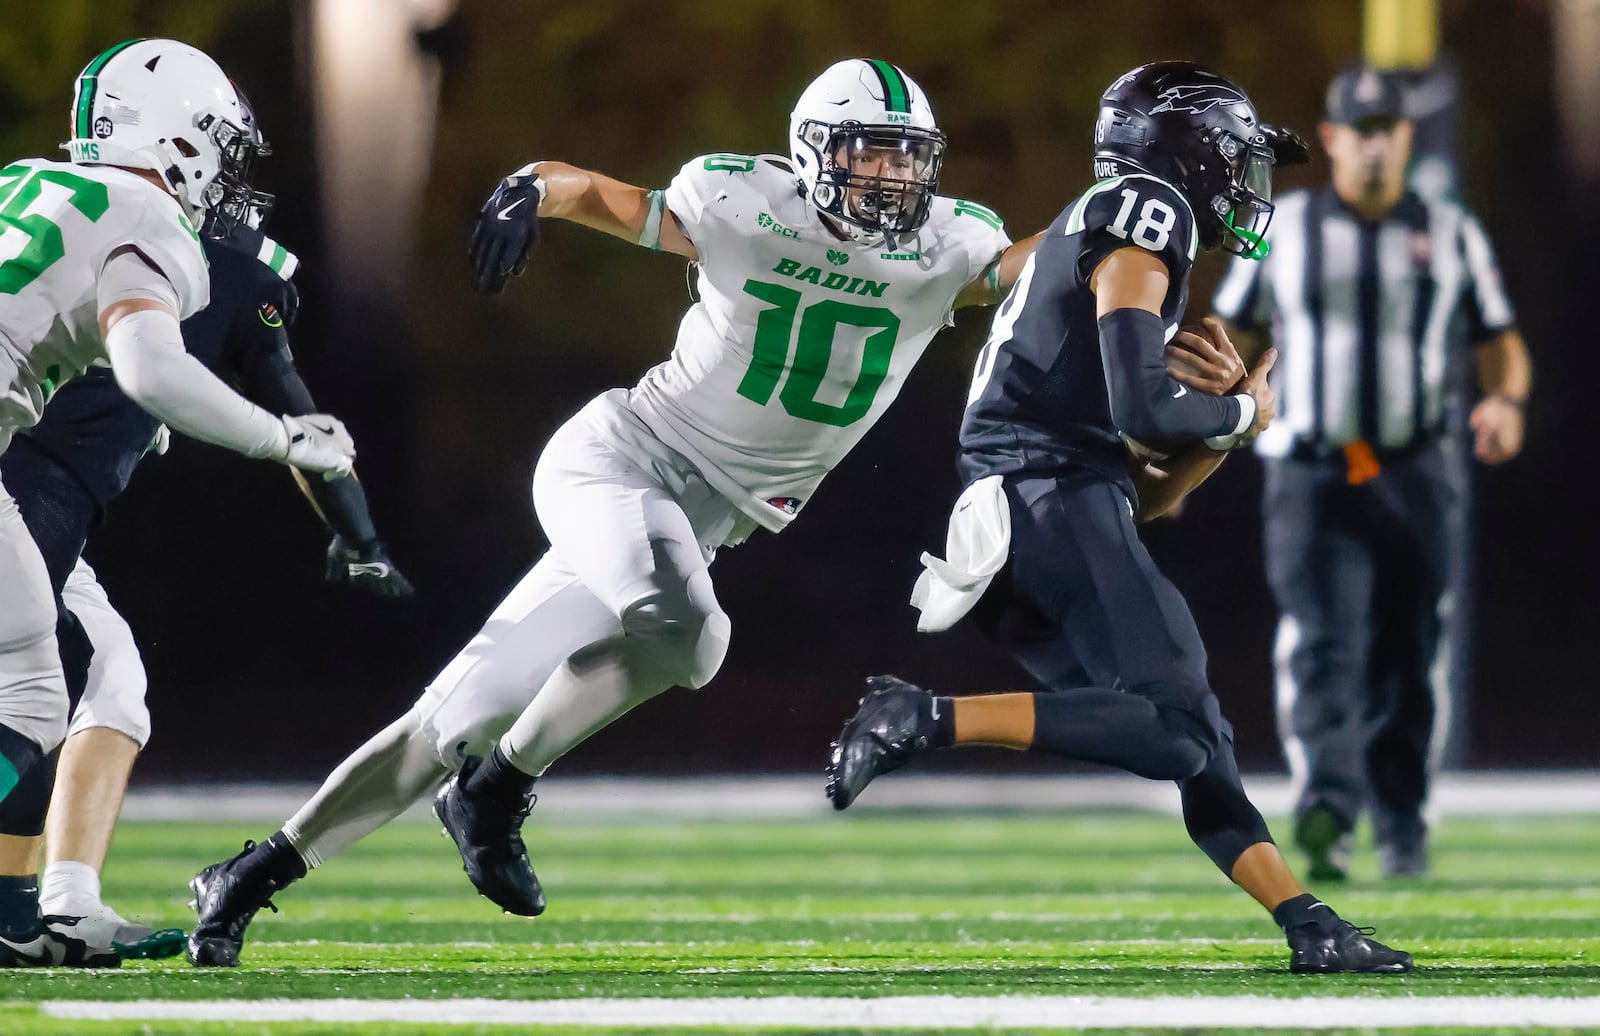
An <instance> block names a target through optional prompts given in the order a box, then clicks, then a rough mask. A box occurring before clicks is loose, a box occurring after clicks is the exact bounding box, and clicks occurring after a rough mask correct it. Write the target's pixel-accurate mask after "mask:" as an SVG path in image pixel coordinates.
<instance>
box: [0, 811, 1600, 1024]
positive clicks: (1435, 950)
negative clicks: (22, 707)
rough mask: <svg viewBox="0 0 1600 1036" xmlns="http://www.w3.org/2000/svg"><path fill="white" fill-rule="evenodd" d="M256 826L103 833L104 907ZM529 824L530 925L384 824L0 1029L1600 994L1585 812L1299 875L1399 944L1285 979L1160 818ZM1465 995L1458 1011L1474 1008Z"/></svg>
mask: <svg viewBox="0 0 1600 1036" xmlns="http://www.w3.org/2000/svg"><path fill="white" fill-rule="evenodd" d="M266 833H267V831H266V830H264V829H262V828H261V826H260V825H255V826H253V827H252V826H246V825H241V824H229V825H216V824H200V823H174V822H168V823H150V822H146V823H127V824H124V825H123V827H122V829H121V830H120V831H119V833H118V835H117V843H116V846H115V847H114V850H113V856H112V862H111V864H110V866H109V867H108V868H107V872H106V896H107V899H108V901H109V902H111V903H113V904H114V905H116V906H118V907H119V908H120V909H121V910H122V911H123V912H124V913H125V914H127V915H128V916H131V917H136V918H139V919H141V920H144V921H146V922H148V923H151V924H157V925H174V926H181V925H185V924H187V922H188V918H189V914H188V911H187V910H186V909H185V906H184V902H185V900H186V899H187V890H186V889H185V885H184V883H185V881H186V880H187V879H188V877H189V876H190V875H191V874H192V873H193V872H194V871H195V870H196V869H197V868H198V867H199V866H201V865H203V864H206V863H209V862H211V861H212V860H215V859H218V858H220V857H222V856H225V855H229V854H231V853H232V852H234V851H236V850H237V848H238V846H239V844H240V842H241V840H242V839H243V838H245V837H246V836H252V835H253V836H256V837H260V836H263V835H265V834H266ZM528 836H529V837H528V842H529V845H530V850H531V852H532V854H533V860H534V864H535V867H536V868H537V869H538V871H539V874H540V876H541V878H542V879H543V880H544V883H545V888H546V892H547V894H548V896H549V901H550V908H549V910H548V912H547V913H546V914H545V915H544V916H543V917H542V918H539V919H537V920H527V919H522V918H512V917H508V916H506V915H502V914H499V913H498V912H496V911H495V910H494V909H493V908H492V907H491V906H490V905H489V904H488V903H487V901H485V900H482V899H479V898H476V897H475V896H474V895H473V894H472V889H471V887H470V886H469V885H468V884H467V881H466V879H465V877H464V876H463V875H462V874H461V872H460V869H459V862H458V860H457V858H456V855H455V852H454V849H453V847H452V846H451V845H450V843H449V842H448V841H446V840H444V839H443V838H442V836H441V835H440V834H439V832H438V830H437V828H436V827H434V826H431V825H427V824H422V823H414V822H402V823H399V824H396V825H393V826H391V827H390V828H388V829H386V830H384V831H381V832H379V833H378V834H377V835H376V836H374V837H373V838H371V839H369V840H368V841H366V842H364V843H362V844H361V845H359V846H357V847H356V848H355V849H354V850H352V851H351V852H350V853H348V854H347V855H345V856H343V857H341V858H339V859H337V860H335V861H334V862H333V863H331V864H329V865H327V866H326V867H324V868H322V869H320V870H318V871H316V872H314V873H313V874H312V875H311V876H310V877H309V878H308V879H307V880H306V881H304V882H302V883H301V884H300V885H297V886H295V887H294V888H292V889H291V890H289V891H288V892H286V893H284V894H282V895H281V896H280V897H279V899H278V906H279V907H280V908H281V909H282V913H279V914H272V913H265V912H264V913H263V915H262V916H260V917H258V918H257V920H256V923H255V925H254V926H253V927H252V929H251V933H250V941H249V942H248V944H247V945H246V952H245V966H244V967H241V968H239V969H236V970H198V969H192V968H190V967H189V966H188V965H187V964H185V963H184V962H183V960H182V958H178V959H176V960H171V961H159V962H144V961H139V962H130V963H129V964H127V965H126V966H125V967H124V968H123V969H122V970H121V971H118V972H105V973H90V972H75V971H70V970H62V971H52V972H26V971H12V972H9V973H4V977H3V979H0V981H3V983H4V985H3V988H4V991H5V992H4V994H3V999H4V1000H5V1001H6V1003H5V1004H4V1005H0V1032H4V1033H7V1034H11V1033H28V1032H51V1033H66V1032H115V1031H141V1032H257V1031H263V1030H262V1027H261V1025H260V1024H242V1023H241V1024H237V1025H230V1024H224V1023H220V1022H212V1023H201V1022H195V1021H183V1022H166V1023H153V1027H141V1026H139V1025H137V1024H136V1023H133V1022H127V1021H124V1022H107V1023H91V1022H88V1021H85V1020H83V1019H76V1018H75V1019H51V1018H46V1017H43V1016H41V1015H40V1014H38V1013H37V1009H36V1008H35V1006H34V1005H35V1004H36V1003H37V1002H39V1001H49V1000H74V1001H83V1000H94V1001H129V1000H162V1001H173V1000H208V1001H209V1000H260V999H264V998H352V999H367V998H378V999H385V1000H400V999H405V998H421V999H438V998H462V997H470V998H491V999H497V1000H504V999H521V1000H534V999H540V1000H553V999H559V1000H563V1001H566V1000H573V999H580V998H607V999H616V998H639V997H649V998H658V997H659V998H679V999H681V998H706V997H715V998H722V997H762V998H768V997H775V996H807V997H810V996H822V997H834V998H879V997H900V996H928V995H938V994H944V995H955V996H960V997H994V996H1000V995H1025V996H1044V995H1049V996H1074V997H1146V998H1147V997H1172V996H1188V995H1196V994H1200V995H1207V996H1219V997H1220V996H1229V997H1237V996H1241V995H1250V994H1254V995H1258V996H1270V997H1303V996H1308V995H1315V996H1319V997H1340V998H1372V997H1379V998H1396V997H1398V998H1414V997H1463V996H1495V997H1507V996H1542V997H1585V996H1600V823H1597V822H1596V820H1595V819H1594V818H1590V817H1572V818H1565V817H1561V818H1540V819H1522V820H1508V819H1499V820H1490V819H1459V820H1454V821H1451V822H1449V823H1448V824H1447V825H1446V826H1445V827H1444V828H1443V829H1442V831H1441V832H1440V834H1439V837H1438V839H1437V842H1436V852H1435V873H1434V876H1433V877H1432V878H1430V879H1429V880H1427V881H1406V882H1392V883H1387V884H1384V883H1380V882H1378V881H1377V880H1376V875H1375V872H1374V865H1373V862H1372V858H1371V854H1370V852H1368V853H1366V854H1364V855H1363V856H1362V858H1361V859H1360V861H1359V862H1358V866H1357V870H1356V876H1355V880H1353V881H1352V882H1351V883H1350V884H1349V885H1348V886H1347V887H1344V888H1331V889H1324V890H1319V891H1321V892H1322V893H1323V895H1324V898H1326V899H1327V900H1328V901H1329V902H1330V903H1332V904H1333V905H1334V906H1335V907H1336V908H1337V909H1338V910H1340V912H1341V913H1343V914H1344V915H1345V916H1346V917H1347V918H1350V919H1352V920H1354V921H1356V922H1357V923H1360V924H1370V925H1374V926H1376V927H1377V928H1378V932H1379V937H1380V938H1382V939H1384V940H1385V941H1388V942H1390V943H1391V944H1397V945H1400V946H1403V947H1405V948H1407V949H1410V950H1411V951H1412V952H1413V953H1415V955H1416V957H1417V961H1418V970H1417V971H1416V972H1415V973H1413V974H1411V975H1409V976H1398V977H1395V976H1386V977H1366V978H1364V977H1354V976H1348V977H1347V976H1339V977H1334V978H1307V977H1299V976H1291V975H1289V974H1288V973H1287V970H1286V961H1287V957H1286V951H1285V948H1284V946H1283V944H1282V940H1281V938H1280V936H1279V934H1278V932H1277V930H1276V929H1275V928H1274V927H1273V926H1272V925H1271V923H1270V921H1269V920H1268V919H1267V917H1266V916H1265V915H1264V914H1263V913H1262V912H1261V911H1260V910H1259V909H1258V908H1257V907H1256V906H1255V905H1254V904H1253V903H1252V902H1250V901H1249V900H1248V899H1247V898H1246V897H1245V896H1244V895H1243V894H1242V893H1239V892H1238V891H1237V890H1235V889H1234V888H1233V887H1232V886H1231V885H1229V884H1228V883H1227V882H1225V881H1224V880H1223V879H1222V878H1221V876H1220V875H1218V874H1217V873H1216V872H1215V871H1214V870H1213V869H1212V868H1211V865H1210V864H1209V862H1208V861H1206V859H1205V858H1204V857H1203V856H1201V855H1200V853H1199V852H1198V851H1197V850H1196V849H1194V848H1193V846H1192V845H1190V843H1189V842H1188V840H1187V838H1186V837H1185V835H1184V831H1183V828H1182V824H1181V822H1180V821H1179V820H1178V819H1177V818H1175V817H1168V816H1151V815H1132V816H1130V815H1099V814H1095V813H1068V814H1057V815H1037V814H1034V815H1022V816H1008V817H1001V818H985V817H981V816H951V815H949V814H940V815H937V816H929V815H915V814H884V813H877V814H872V813H863V814H862V815H859V816H857V815H843V816H818V817H816V818H814V819H798V820H762V821H731V820H730V821H722V822H708V821H687V820H672V819H661V820H638V819H633V820H624V819H611V818H607V819H604V820H595V821H583V820H579V819H576V818H573V817H571V816H556V817H552V818H550V819H544V820H541V818H539V817H538V815H537V814H535V819H534V821H532V822H530V825H529V829H528ZM1337 1007H1338V1005H1335V1006H1334V1008H1333V1010H1335V1011H1337ZM1463 1008H1464V1009H1463V1015H1464V1017H1463V1018H1461V1019H1460V1021H1461V1022H1462V1023H1463V1024H1467V1023H1471V1022H1473V1021H1475V1020H1479V1019H1475V1018H1474V1017H1472V1016H1471V1009H1470V1008H1468V1007H1467V1006H1466V1005H1463ZM1319 1010H1321V1009H1320V1008H1319ZM672 1017H673V1016H672V1015H671V1013H670V1012H666V1013H663V1014H661V1015H660V1016H659V1019H658V1020H659V1021H661V1022H662V1023H663V1024H664V1023H665V1022H667V1021H670V1020H671V1018H672ZM795 1022H796V1024H800V1025H801V1026H802V1028H804V1023H803V1019H799V1018H796V1019H795ZM1322 1023H1323V1024H1327V1023H1328V1019H1326V1018H1324V1019H1323V1022H1322ZM1060 1024H1062V1025H1068V1026H1070V1025H1071V1024H1073V1023H1072V1021H1071V1019H1070V1018H1063V1019H1062V1021H1061V1023H1060ZM1195 1024H1205V1020H1204V1016H1203V1015H1201V1016H1197V1017H1196V1019H1195ZM730 1025H731V1029H730V1030H729V1031H739V1032H748V1031H756V1030H757V1029H758V1028H759V1027H758V1026H756V1025H754V1024H739V1023H738V1022H737V1021H734V1022H730ZM162 1026H167V1027H166V1028H163V1027H162ZM930 1027H932V1028H937V1027H938V1020H937V1018H936V1017H935V1018H934V1019H933V1020H932V1021H930V1020H929V1019H926V1018H921V1017H915V1016H911V1017H908V1018H907V1020H906V1027H905V1028H903V1029H883V1028H877V1029H873V1030H872V1031H875V1032H889V1031H894V1032H910V1031H913V1030H916V1031H925V1030H928V1029H929V1028H930ZM270 1031H274V1032H309V1031H329V1030H327V1029H318V1028H317V1027H316V1026H314V1025H307V1026H283V1027H275V1028H272V1029H271V1030H270ZM357 1031H360V1032H363V1033H373V1032H380V1031H382V1032H420V1031H425V1030H424V1028H423V1027H422V1023H420V1022H418V1023H415V1024H392V1025H389V1026H387V1027H386V1026H385V1025H381V1024H370V1025H365V1026H361V1027H360V1028H359V1029H358V1030H357ZM430 1031H431V1030H430ZM450 1031H455V1032H460V1031H476V1030H463V1029H460V1028H457V1029H454V1030H450ZM484 1031H489V1030H484ZM493 1031H496V1032H505V1031H508V1030H507V1029H506V1028H496V1029H494V1030H493ZM540 1031H544V1032H551V1031H557V1030H553V1029H549V1028H545V1029H541V1030H540ZM559 1031H563V1032H567V1031H577V1030H573V1029H562V1030H559ZM582 1031H600V1030H587V1029H586V1030H582ZM605 1031H623V1030H605ZM762 1031H765V1030H762ZM832 1031H840V1030H832ZM966 1031H973V1030H972V1029H970V1028H969V1029H967V1030H966ZM1013 1031H1016V1030H1013ZM1478 1031H1482V1030H1478Z"/></svg>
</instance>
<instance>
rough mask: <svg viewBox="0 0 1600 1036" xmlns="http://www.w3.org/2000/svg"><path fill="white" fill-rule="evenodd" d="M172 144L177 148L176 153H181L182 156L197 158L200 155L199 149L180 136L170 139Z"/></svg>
mask: <svg viewBox="0 0 1600 1036" xmlns="http://www.w3.org/2000/svg"><path fill="white" fill-rule="evenodd" d="M172 146H173V147H175V148H177V149H178V154H180V155H182V156H183V157H184V158H199V157H200V151H199V149H198V148H196V147H195V146H194V145H193V144H191V143H189V142H188V141H187V140H184V139H183V138H182V137H174V138H173V141H172Z"/></svg>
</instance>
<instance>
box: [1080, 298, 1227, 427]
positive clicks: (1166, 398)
mask: <svg viewBox="0 0 1600 1036" xmlns="http://www.w3.org/2000/svg"><path fill="white" fill-rule="evenodd" d="M1165 344H1166V331H1165V329H1164V328H1163V327H1162V325H1161V318H1160V317H1158V316H1156V315H1155V314H1154V313H1150V312H1147V311H1145V310H1142V309H1118V310H1113V311H1112V312H1110V313H1107V314H1106V315H1105V316H1103V317H1101V318H1100V358H1101V360H1102V362H1103V363H1104V364H1105V370H1106V393H1107V396H1108V397H1109V399H1110V402H1111V420H1112V422H1113V423H1114V424H1115V425H1116V426H1117V430H1118V431H1120V432H1122V433H1123V434H1125V435H1128V436H1130V437H1132V438H1134V439H1137V440H1139V441H1140V442H1143V443H1146V444H1155V443H1160V442H1167V441H1172V440H1177V439H1202V438H1208V437H1210V436H1214V435H1235V434H1237V433H1239V432H1241V431H1243V430H1244V429H1245V428H1248V427H1249V426H1250V425H1251V424H1252V423H1254V421H1255V416H1256V415H1255V400H1253V399H1252V400H1250V401H1249V403H1248V404H1247V403H1246V402H1245V399H1248V397H1240V396H1209V395H1206V394H1205V393H1203V392H1194V391H1190V390H1189V389H1187V388H1186V387H1185V386H1183V385H1182V384H1181V383H1179V382H1178V381H1177V380H1175V379H1174V378H1173V377H1172V376H1171V375H1169V374H1168V373H1167V365H1166V361H1165V359H1164V358H1163V355H1162V353H1163V346H1164V345H1165Z"/></svg>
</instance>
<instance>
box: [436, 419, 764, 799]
mask: <svg viewBox="0 0 1600 1036" xmlns="http://www.w3.org/2000/svg"><path fill="white" fill-rule="evenodd" d="M626 400H627V393H626V392H625V391H624V390H621V389H615V390H612V391H611V392H607V393H605V394H603V395H601V396H598V397H596V398H595V399H594V400H592V401H590V403H589V404H588V405H587V406H585V407H584V408H583V409H582V410H581V411H579V412H578V413H577V414H576V415H575V416H574V417H573V418H571V419H570V420H568V421H567V423H566V424H564V425H562V426H561V428H560V429H559V430H558V431H557V432H556V434H555V435H554V436H553V437H552V438H551V440H550V442H549V444H548V445H547V446H546V447H545V449H544V452H543V453H542V454H541V455H540V457H539V464H538V467H537V468H536V470H535V472H534V477H533V498H534V507H535V509H536V510H537V512H538V516H539V522H540V524H541V525H542V526H543V528H544V532H545V535H546V536H547V537H548V538H549V540H550V549H549V551H547V552H546V553H545V555H544V557H543V558H541V559H540V560H539V562H538V563H537V564H536V565H534V566H533V568H532V569H531V570H530V571H529V572H528V574H527V575H525V576H524V577H523V578H522V581H521V582H519V583H518V584H517V585H516V587H515V588H513V589H512V591H511V592H510V594H508V595H507V596H506V598H505V600H504V601H502V602H501V603H500V606H499V607H497V608H496V609H495V611H494V613H493V614H492V615H490V616H489V620H488V622H487V623H485V625H484V627H483V629H482V630H481V631H480V632H479V633H478V635H477V636H476V637H474V638H473V639H472V641H471V642H470V643H468V644H467V646H466V647H465V648H463V649H462V651H461V652H460V654H458V655H457V656H456V657H455V658H454V659H453V660H452V661H451V662H450V663H449V664H448V665H447V666H445V668H444V670H443V671H442V672H440V674H439V676H438V677H437V678H436V679H435V680H434V681H433V683H432V684H430V685H429V686H428V688H427V690H426V691H424V693H423V695H422V699H421V700H420V701H419V702H418V703H417V708H416V712H417V714H418V716H419V718H420V720H421V722H422V725H423V730H424V733H425V735H426V736H427V737H428V738H429V739H430V740H431V741H432V742H433V744H434V746H435V747H436V749H437V750H438V752H439V756H440V758H441V760H442V761H443V762H444V763H445V764H446V765H449V766H451V767H452V768H455V767H459V766H460V763H461V760H462V759H464V758H465V757H466V756H468V755H483V754H486V753H487V752H488V750H489V749H490V747H491V746H492V745H493V743H494V741H495V739H497V738H499V737H500V736H501V734H503V733H504V732H505V731H506V730H507V728H508V727H510V726H511V725H512V724H513V723H514V722H516V721H517V720H518V719H519V717H522V716H523V713H524V712H525V711H528V710H530V706H533V705H534V703H535V700H536V698H538V697H540V696H541V692H542V691H543V689H544V688H545V687H546V685H547V684H550V685H551V689H552V690H556V685H557V684H560V685H562V686H561V688H560V690H559V692H558V694H559V696H561V697H563V699H564V700H563V701H561V702H559V703H557V702H552V703H551V704H550V705H549V706H547V707H546V711H547V714H545V715H535V716H532V717H529V719H530V723H529V724H524V725H525V726H538V727H539V728H540V729H541V730H542V734H541V738H542V740H543V742H544V743H543V744H541V745H539V746H538V747H537V749H536V750H535V754H536V755H537V756H538V758H536V759H534V760H533V761H532V762H531V763H530V762H529V759H528V758H526V757H519V758H514V759H513V761H514V762H516V763H517V764H518V766H519V767H521V768H523V769H527V770H529V772H538V771H542V770H543V769H544V767H546V766H548V765H549V764H550V763H551V762H554V761H555V759H557V758H559V757H560V755H561V754H563V753H564V752H565V751H567V750H568V749H570V748H571V747H572V746H573V745H575V744H577V743H578V742H579V741H582V740H583V739H584V738H585V737H587V736H588V735H589V734H590V733H592V732H593V731H594V730H596V729H598V728H599V726H604V725H605V723H608V722H610V721H611V720H613V719H615V718H616V717H617V716H620V715H621V714H622V713H624V712H626V711H627V710H628V709H630V708H632V707H633V706H634V705H637V704H638V703H639V702H641V701H644V700H646V699H648V698H650V697H654V696H655V695H657V694H659V693H661V692H662V691H664V690H666V689H667V688H669V687H672V686H675V685H682V686H688V687H700V686H703V685H704V684H705V683H706V682H707V681H709V680H710V679H711V677H712V676H713V675H715V674H716V671H717V669H718V667H720V666H721V664H722V659H723V656H724V655H725V654H726V652H727V645H728V636H729V633H730V630H731V624H730V623H729V620H728V617H727V615H726V614H725V613H724V612H723V611H722V607H721V605H719V604H718V603H717V599H716V594H715V592H714V590H713V589H712V585H711V575H710V571H709V564H710V561H711V558H712V557H713V556H714V554H715V552H716V548H717V547H718V546H720V545H722V544H724V543H736V542H739V541H740V540H742V539H743V538H744V537H745V536H746V535H748V534H749V533H750V531H752V529H753V528H754V523H753V522H752V521H751V520H750V519H749V518H746V517H745V516H744V515H743V513H742V512H740V511H739V510H738V508H737V507H735V506H734V505H733V504H732V503H731V502H730V501H728V500H727V498H725V497H723V496H721V495H720V494H718V493H717V492H716V491H715V490H713V489H711V488H710V487H709V486H707V485H706V484H705V482H704V481H703V480H701V478H700V477H699V475H698V474H696V473H695V471H694V469H693V468H692V467H691V466H690V465H689V463H688V462H687V461H685V460H684V459H683V458H682V457H681V456H679V455H678V454H677V453H674V452H673V451H672V450H670V449H668V448H667V447H666V446H664V445H663V444H662V443H661V442H660V440H658V439H656V438H655V436H654V435H653V434H651V432H650V430H649V429H648V428H647V427H646V426H645V425H644V423H643V422H642V421H640V420H639V418H638V417H637V416H635V415H634V414H633V412H632V411H631V410H629V409H628V408H627V403H626ZM591 692H592V693H591ZM617 695H620V696H621V698H620V699H617V700H610V699H613V698H616V696H617ZM597 698H605V699H608V700H603V701H602V700H595V699H597ZM596 724H598V726H596Z"/></svg>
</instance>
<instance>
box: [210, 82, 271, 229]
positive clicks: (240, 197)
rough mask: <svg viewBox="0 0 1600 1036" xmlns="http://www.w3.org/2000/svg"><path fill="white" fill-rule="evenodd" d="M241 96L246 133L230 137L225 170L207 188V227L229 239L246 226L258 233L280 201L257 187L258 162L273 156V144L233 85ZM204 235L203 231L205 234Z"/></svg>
mask: <svg viewBox="0 0 1600 1036" xmlns="http://www.w3.org/2000/svg"><path fill="white" fill-rule="evenodd" d="M233 87H234V90H235V91H236V92H237V93H238V96H239V115H240V121H241V122H242V123H243V130H244V131H243V132H242V133H236V134H233V135H232V136H230V137H229V138H228V139H227V141H226V142H225V143H224V145H223V148H222V156H221V161H222V169H221V171H220V172H219V173H218V174H217V178H216V179H215V180H214V181H212V183H211V184H210V186H208V187H207V188H206V197H205V201H206V226H207V227H208V228H211V229H212V230H213V231H215V232H213V233H211V236H213V237H226V236H228V231H229V229H230V228H232V227H236V226H246V227H249V228H250V229H252V230H259V229H260V227H261V224H262V223H264V222H266V219H267V217H268V216H269V215H271V214H272V206H273V203H274V202H275V201H276V200H277V199H276V198H274V197H273V196H272V195H271V194H268V193H267V192H266V191H259V190H256V188H255V183H254V181H255V165H256V161H257V159H261V158H266V157H267V156H268V155H271V154H272V145H271V144H268V143H267V138H266V137H264V136H262V135H261V126H260V124H258V123H257V122H256V112H255V109H254V108H252V107H251V106H250V100H249V98H247V97H245V95H244V90H243V88H241V87H240V86H239V84H238V83H234V84H233ZM203 232H204V231H203Z"/></svg>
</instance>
